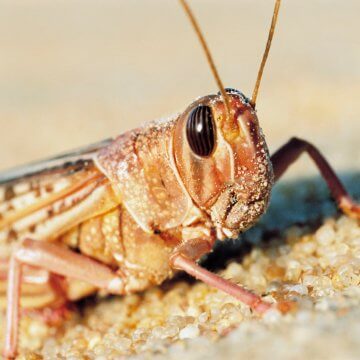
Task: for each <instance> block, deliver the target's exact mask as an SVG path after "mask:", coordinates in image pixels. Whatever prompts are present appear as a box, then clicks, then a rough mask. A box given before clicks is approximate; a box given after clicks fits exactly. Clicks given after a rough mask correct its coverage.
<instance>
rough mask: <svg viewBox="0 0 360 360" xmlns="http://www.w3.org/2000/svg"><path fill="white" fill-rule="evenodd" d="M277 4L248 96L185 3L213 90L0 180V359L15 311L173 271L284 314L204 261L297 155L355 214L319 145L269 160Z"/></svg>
mask: <svg viewBox="0 0 360 360" xmlns="http://www.w3.org/2000/svg"><path fill="white" fill-rule="evenodd" d="M280 2H281V1H280V0H276V2H275V8H274V13H273V17H272V22H271V26H270V31H269V35H268V40H267V44H266V48H265V51H264V55H263V58H262V61H261V64H260V68H259V72H258V76H257V80H256V84H255V87H254V91H253V94H252V97H251V99H249V98H247V97H246V96H245V95H244V94H243V93H242V92H240V91H238V90H235V89H229V88H224V86H223V83H222V81H221V79H220V76H219V74H218V71H217V68H216V67H215V64H214V61H213V58H212V56H211V53H210V50H209V48H208V46H207V43H206V41H205V39H204V36H203V34H202V32H201V30H200V27H199V25H198V22H197V20H196V19H195V17H194V14H193V12H192V11H191V9H190V7H189V5H188V3H187V2H186V1H185V0H180V4H181V6H182V8H183V9H184V11H185V14H186V15H187V16H188V18H189V20H190V22H191V24H192V27H193V28H194V30H195V32H196V34H197V37H198V38H199V40H200V43H201V46H202V48H203V50H204V52H205V55H206V58H207V61H208V63H209V66H210V70H211V72H212V74H213V76H214V79H215V81H216V84H217V86H218V89H219V92H218V93H216V94H212V95H208V96H204V97H200V98H198V99H196V100H195V101H193V102H192V103H191V104H190V105H189V106H187V108H185V110H184V111H183V112H181V113H179V114H175V115H173V116H171V117H170V118H168V119H166V120H160V121H154V122H151V123H148V124H146V125H144V126H142V127H139V128H137V129H134V130H132V131H129V132H126V133H124V134H122V135H120V136H118V137H117V138H115V139H109V140H105V141H102V142H100V143H98V144H95V145H91V146H88V147H87V148H84V149H80V150H77V151H73V152H70V153H67V154H65V155H60V156H57V157H55V158H52V159H50V160H46V161H41V162H37V163H33V164H30V165H29V166H25V167H21V168H16V169H15V170H10V171H8V172H5V173H3V174H1V175H0V284H1V285H2V286H1V287H0V291H1V292H2V294H1V295H2V297H3V298H4V297H5V292H6V293H7V299H6V301H2V303H1V304H2V307H5V308H6V311H7V316H6V339H5V345H4V350H3V355H4V357H5V358H14V357H15V356H16V355H17V350H18V328H19V318H20V313H21V311H20V310H21V309H20V305H21V306H22V307H24V308H26V307H30V308H38V309H42V308H45V307H50V308H55V307H56V306H59V305H61V304H63V303H65V302H67V301H76V300H78V299H81V298H83V297H86V296H88V295H90V294H94V293H96V292H97V291H99V290H101V291H102V292H105V293H109V294H115V295H126V294H130V293H134V292H138V291H142V290H145V289H147V288H149V287H151V286H156V285H159V284H161V283H162V282H163V281H165V280H166V279H168V278H171V277H173V276H174V275H175V274H176V273H178V272H180V271H184V272H186V273H188V274H190V275H191V276H193V277H195V278H196V279H198V280H201V281H203V282H205V283H206V284H208V285H210V286H213V287H215V288H217V289H220V290H222V291H224V292H225V293H228V294H230V295H232V296H233V297H235V298H236V299H238V300H240V301H241V302H243V303H245V304H246V305H248V306H249V307H250V308H251V309H252V310H253V311H255V312H257V313H259V314H263V313H264V312H266V311H268V310H269V309H271V308H276V307H279V304H277V303H268V302H265V301H263V299H262V296H261V294H260V295H258V294H255V293H253V292H251V291H250V290H247V289H245V288H244V287H242V286H240V285H239V284H234V283H232V282H231V281H229V280H225V279H223V278H221V277H220V276H218V275H217V274H215V273H212V272H210V271H208V270H206V269H205V268H203V267H202V266H201V265H200V264H199V260H200V259H201V258H202V257H203V256H204V255H206V254H208V253H210V252H211V251H212V249H213V247H214V243H215V241H216V240H220V241H222V240H224V239H226V238H237V237H238V235H239V234H240V233H241V232H244V231H245V230H246V229H248V228H249V227H251V226H252V225H253V224H255V223H256V222H257V221H258V219H259V218H260V217H261V216H262V215H263V214H264V212H265V211H266V209H267V207H268V204H269V200H270V194H271V189H272V186H273V184H274V183H275V182H276V181H278V179H279V178H280V177H281V176H282V175H283V173H284V172H285V171H286V169H287V168H288V167H289V166H290V165H291V164H292V163H293V162H294V161H296V160H297V159H298V158H299V156H300V155H301V154H302V153H307V154H308V155H309V156H310V158H311V159H312V160H313V161H314V162H315V164H316V166H317V167H318V169H319V171H320V173H321V175H322V177H323V178H324V179H325V181H326V183H327V185H328V187H329V190H330V192H331V195H332V197H333V198H334V200H335V201H336V203H337V205H338V207H339V209H340V210H342V211H343V212H344V213H346V214H347V215H348V216H351V217H354V218H356V219H360V206H359V205H358V204H357V203H356V202H355V201H354V200H353V199H352V198H351V197H350V195H349V194H348V192H347V191H346V189H345V188H344V186H343V185H342V183H341V181H340V180H339V178H338V177H337V175H336V173H335V172H334V170H333V169H332V168H331V166H330V165H329V163H328V162H327V161H326V159H325V158H324V156H323V155H322V154H321V153H320V152H319V150H318V149H317V148H316V147H315V146H314V145H312V144H310V143H309V142H307V141H305V140H302V139H299V138H292V139H291V140H290V141H289V142H288V143H286V144H285V145H284V146H282V147H281V148H280V149H279V150H278V151H277V152H275V153H274V154H273V155H272V156H270V155H269V151H268V148H267V144H266V142H265V138H264V135H263V133H262V131H261V128H260V125H259V121H258V118H257V114H256V100H257V95H258V91H259V87H260V82H261V78H262V74H263V70H264V67H265V64H266V60H267V57H268V54H269V50H270V46H271V42H272V38H273V34H274V30H275V25H276V22H277V18H278V14H279V9H280ZM5 290H6V291H5Z"/></svg>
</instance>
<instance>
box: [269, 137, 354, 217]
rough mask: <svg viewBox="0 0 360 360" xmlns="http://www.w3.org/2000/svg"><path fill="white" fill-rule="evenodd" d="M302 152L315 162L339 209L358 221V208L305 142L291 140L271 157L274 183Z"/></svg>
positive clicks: (339, 182) (321, 156)
mask: <svg viewBox="0 0 360 360" xmlns="http://www.w3.org/2000/svg"><path fill="white" fill-rule="evenodd" d="M303 152H307V153H308V154H309V156H310V157H311V159H312V160H313V161H314V162H315V164H316V166H317V167H318V169H319V170H320V173H321V175H322V177H323V178H324V180H325V181H326V183H327V185H328V187H329V190H330V192H331V195H332V196H333V198H334V199H335V201H336V203H337V204H338V206H339V208H340V209H341V210H342V211H343V212H344V213H345V214H347V215H349V216H350V217H353V218H355V219H360V206H359V205H358V204H357V203H356V202H355V201H354V200H353V199H352V198H351V197H350V195H349V193H348V192H347V191H346V189H345V187H344V186H343V184H342V183H341V181H340V179H339V178H338V176H337V175H336V173H335V172H334V170H333V169H332V168H331V166H330V164H329V163H328V162H327V161H326V159H325V158H324V156H323V155H322V154H321V153H320V151H319V150H318V149H317V148H316V147H315V146H314V145H312V144H310V143H309V142H307V141H305V140H302V139H298V138H292V139H290V141H289V142H288V143H286V144H285V145H284V146H282V147H281V148H280V149H279V150H278V151H276V153H275V154H273V155H272V156H271V162H272V164H273V168H274V176H275V181H277V180H278V179H279V178H280V177H281V176H282V175H283V173H284V172H285V171H286V170H287V168H288V167H289V166H290V165H291V164H292V163H293V162H295V161H296V160H297V159H298V158H299V156H300V155H301V154H302V153H303Z"/></svg>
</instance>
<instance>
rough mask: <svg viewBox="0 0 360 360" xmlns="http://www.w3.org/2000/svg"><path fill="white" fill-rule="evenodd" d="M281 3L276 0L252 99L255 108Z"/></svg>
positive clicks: (251, 102)
mask: <svg viewBox="0 0 360 360" xmlns="http://www.w3.org/2000/svg"><path fill="white" fill-rule="evenodd" d="M280 3H281V0H276V3H275V8H274V13H273V17H272V20H271V26H270V30H269V35H268V39H267V43H266V48H265V51H264V55H263V58H262V61H261V64H260V68H259V72H258V76H257V79H256V83H255V87H254V91H253V94H252V97H251V101H250V104H251V105H252V107H253V108H255V105H256V98H257V95H258V92H259V87H260V82H261V78H262V75H263V72H264V67H265V64H266V60H267V58H268V55H269V51H270V47H271V41H272V38H273V36H274V32H275V26H276V22H277V18H278V14H279V9H280Z"/></svg>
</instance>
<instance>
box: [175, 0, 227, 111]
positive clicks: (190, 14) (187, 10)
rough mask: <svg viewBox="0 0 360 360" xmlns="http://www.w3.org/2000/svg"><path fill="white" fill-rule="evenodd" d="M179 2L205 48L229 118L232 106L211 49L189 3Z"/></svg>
mask: <svg viewBox="0 0 360 360" xmlns="http://www.w3.org/2000/svg"><path fill="white" fill-rule="evenodd" d="M179 1H180V4H181V5H182V7H183V8H184V10H185V13H186V15H187V16H188V18H189V20H190V22H191V25H192V27H193V28H194V30H195V32H196V35H197V37H198V39H199V41H200V43H201V47H202V48H203V50H204V52H205V56H206V59H207V61H208V63H209V66H210V70H211V72H212V74H213V76H214V78H215V81H216V83H217V86H218V88H219V90H220V93H221V96H222V97H223V99H224V103H225V108H226V112H227V115H228V116H229V114H230V106H229V100H228V96H227V94H226V91H225V88H224V85H223V83H222V81H221V79H220V76H219V73H218V71H217V69H216V66H215V63H214V60H213V58H212V56H211V53H210V50H209V47H208V46H207V43H206V41H205V38H204V35H203V34H202V32H201V30H200V27H199V24H198V22H197V21H196V19H195V16H194V14H193V12H192V11H191V9H190V7H189V5H188V3H187V2H186V1H185V0H179Z"/></svg>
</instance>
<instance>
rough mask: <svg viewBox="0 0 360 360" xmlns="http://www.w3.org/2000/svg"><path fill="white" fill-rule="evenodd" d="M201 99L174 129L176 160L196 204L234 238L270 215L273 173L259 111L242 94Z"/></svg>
mask: <svg viewBox="0 0 360 360" xmlns="http://www.w3.org/2000/svg"><path fill="white" fill-rule="evenodd" d="M227 95H228V96H227V97H228V111H227V109H226V106H225V103H224V101H223V97H222V96H221V95H210V96H206V97H203V98H200V99H198V100H197V101H195V102H194V103H193V104H191V105H190V106H189V107H188V109H187V110H186V111H185V112H184V113H183V114H182V115H181V116H180V118H179V120H178V122H177V124H176V126H175V136H174V154H175V161H176V165H177V168H178V171H179V173H180V176H181V178H182V180H183V182H184V184H185V187H186V189H187V191H188V192H189V194H190V196H191V197H192V199H193V201H194V202H195V204H196V205H197V206H198V207H199V208H201V209H203V210H205V211H206V212H207V213H208V214H209V215H210V217H211V220H212V222H213V223H214V225H215V226H216V227H217V229H218V230H220V232H219V233H220V234H225V235H226V236H230V237H234V236H236V235H237V234H238V233H239V232H241V231H244V230H245V229H246V228H248V227H249V226H250V225H251V224H253V223H254V222H255V221H256V220H257V219H258V218H259V216H260V215H262V214H263V213H264V211H265V209H266V206H267V203H268V200H269V195H270V190H271V186H272V183H273V172H272V166H271V162H270V158H269V152H268V149H267V145H266V143H265V139H264V136H263V134H262V131H261V129H260V127H259V122H258V119H257V116H256V112H255V110H254V108H253V107H252V106H251V105H250V103H249V101H248V99H247V98H246V97H245V96H244V95H243V94H242V93H240V92H239V91H236V90H230V89H228V90H227Z"/></svg>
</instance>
